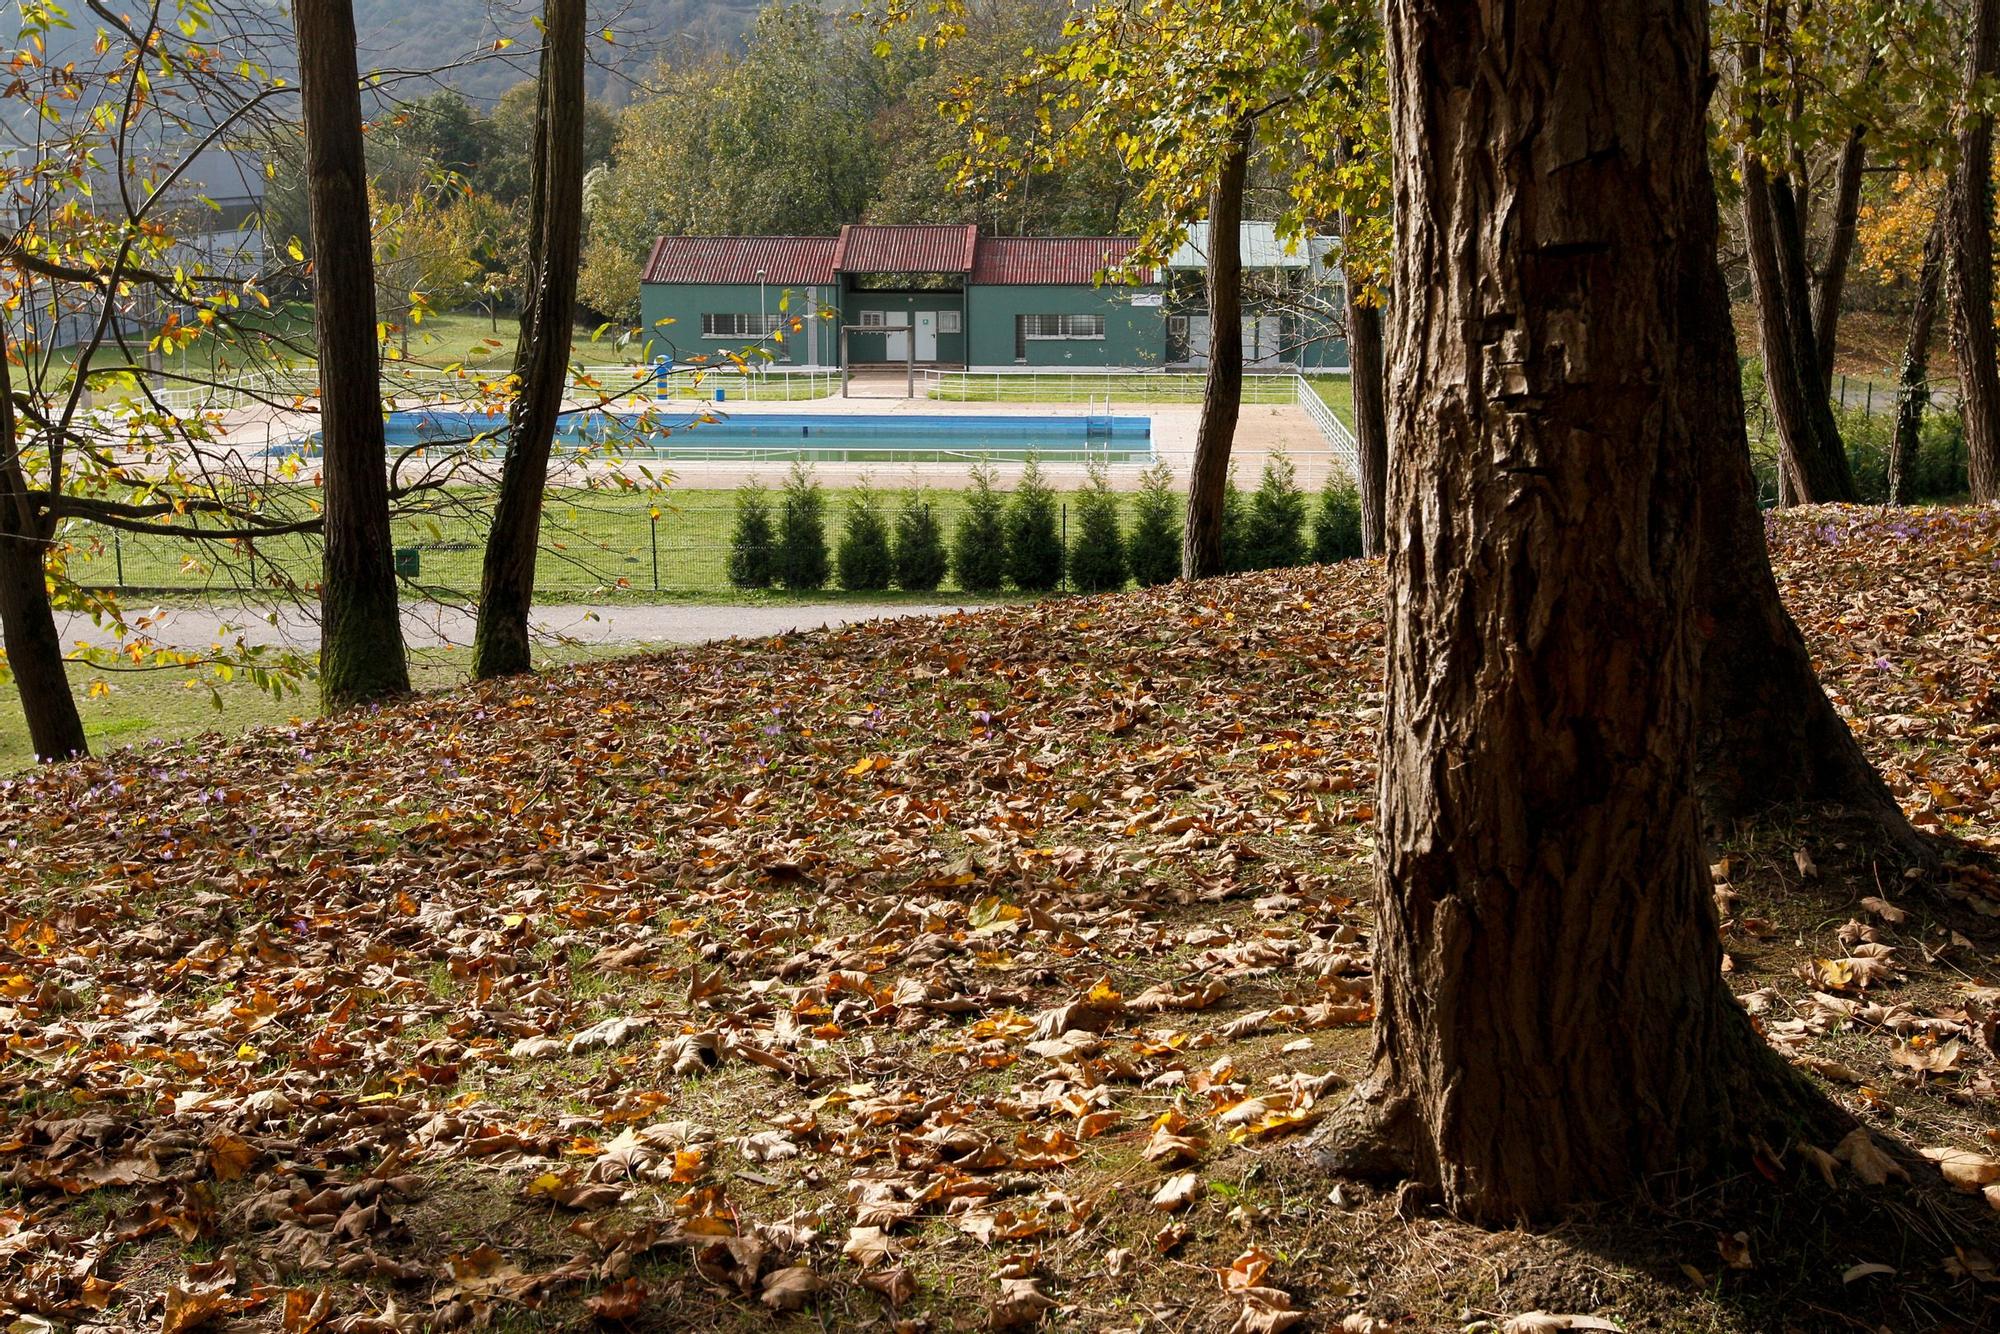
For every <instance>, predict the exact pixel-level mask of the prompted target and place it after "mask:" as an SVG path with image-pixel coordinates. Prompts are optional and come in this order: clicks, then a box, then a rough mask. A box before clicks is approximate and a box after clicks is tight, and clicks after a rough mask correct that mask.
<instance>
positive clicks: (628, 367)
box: [153, 362, 840, 413]
mask: <svg viewBox="0 0 2000 1334" xmlns="http://www.w3.org/2000/svg"><path fill="white" fill-rule="evenodd" d="M509 374H511V368H510V367H507V366H480V367H460V368H457V369H450V370H448V369H445V368H444V367H437V366H409V365H402V364H398V363H395V362H387V363H384V365H383V367H382V389H383V392H384V393H385V394H387V395H388V396H390V397H392V398H394V399H397V400H400V401H405V402H407V401H411V400H414V401H416V402H418V403H470V402H473V401H475V400H481V399H484V400H488V401H490V400H491V399H493V398H494V397H496V396H497V395H498V394H499V392H500V385H501V382H502V381H504V380H505V379H506V377H507V376H508V375H509ZM570 386H571V396H572V397H575V398H590V397H597V396H602V397H606V398H626V397H637V398H646V399H658V398H669V399H688V400H690V401H694V400H700V401H708V402H713V401H715V400H716V398H717V393H718V391H720V394H721V398H722V401H724V402H743V403H758V402H793V401H798V400H804V399H813V398H826V397H828V396H830V395H832V394H835V393H838V392H839V390H840V373H839V372H838V371H829V370H822V369H800V370H792V369H789V368H785V369H781V368H777V367H771V368H767V369H763V370H758V369H755V368H752V369H751V370H749V371H738V370H736V369H735V368H734V367H731V368H729V369H726V370H723V369H715V368H705V369H702V370H700V371H694V370H690V369H686V368H677V369H675V370H674V371H672V372H670V373H668V374H667V375H665V376H664V377H662V376H661V375H660V374H659V372H657V371H656V370H655V369H654V368H653V367H651V366H642V365H636V364H633V363H629V362H626V363H618V364H613V365H601V366H582V367H577V368H574V369H573V370H572V372H571V375H570ZM318 393H319V381H318V379H317V377H316V375H315V373H314V371H313V369H312V368H311V367H309V366H306V367H295V368H291V369H287V370H280V371H271V372H265V373H260V374H255V375H240V376H236V377H234V378H232V379H228V380H220V381H217V382H215V383H213V384H202V385H185V386H181V387H178V388H162V389H156V390H155V391H154V393H153V397H154V398H155V399H157V400H158V402H159V403H160V405H161V406H162V407H163V408H165V409H166V410H167V411H169V412H174V413H196V412H226V411H229V410H231V409H235V408H247V407H255V406H260V405H273V404H275V405H276V406H278V407H280V408H282V407H286V406H288V405H290V404H292V403H294V402H299V401H301V400H304V399H309V398H312V397H313V396H315V395H317V394H318Z"/></svg>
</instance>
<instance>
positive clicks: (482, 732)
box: [0, 510, 2000, 1334]
mask: <svg viewBox="0 0 2000 1334" xmlns="http://www.w3.org/2000/svg"><path fill="white" fill-rule="evenodd" d="M1997 542H2000V516H1996V515H1995V514H1993V513H1991V512H1971V511H1931V512H1926V511H1899V512H1894V513H1890V514H1886V515H1885V514H1882V513H1880V512H1877V511H1860V510H1850V511H1839V510H1816V511H1801V512H1797V513H1794V514H1788V515H1786V516H1784V517H1783V518H1781V519H1779V520H1777V521H1776V523H1775V528H1774V547H1775V558H1776V561H1777V564H1778V567H1779V571H1780V579H1781V582H1782V583H1783V585H1784V587H1785V589H1786V592H1787V596H1788V597H1789V598H1790V600H1791V602H1792V605H1793V606H1794V608H1795V609H1796V610H1797V612H1798V614H1799V617H1800V619H1801V622H1802V624H1803V626H1804V628H1805V630H1806V632H1807V634H1808V635H1809V636H1810V637H1811V638H1812V640H1813V643H1814V646H1815V648H1816V650H1817V653H1818V655H1819V658H1820V660H1821V662H1822V664H1823V669H1824V671H1825V672H1826V676H1827V680H1828V682H1829V684H1830V686H1831V688H1832V689H1833V691H1834V693H1835V695H1836V697H1837V698H1838V699H1839V700H1840V701H1841V703H1842V705H1843V707H1844V708H1845V709H1847V710H1848V711H1849V713H1850V715H1851V716H1852V717H1853V718H1854V719H1855V723H1856V728H1857V731H1858V732H1859V734H1860V735H1861V736H1862V738H1863V740H1864V743H1865V744H1866V745H1867V746H1868V747H1869V748H1870V750H1871V752H1872V754H1873V755H1874V758H1875V759H1876V760H1877V761H1878V762H1879V763H1880V764H1882V765H1883V767H1884V773H1885V776H1886V777H1887V779H1888V781H1889V782H1890V784H1891V785H1892V787H1893V788H1894V790H1895V791H1896V793H1897V794H1898V796H1899V797H1900V798H1901V799H1902V800H1903V801H1904V802H1905V804H1906V806H1907V807H1908V808H1909V809H1910V810H1911V812H1912V814H1913V817H1914V818H1915V820H1916V821H1917V822H1918V823H1919V825H1920V826H1922V827H1924V828H1927V829H1930V830H1933V831H1939V832H1949V833H1952V834H1956V835H1958V836H1960V837H1962V838H1964V839H1966V840H1968V841H1969V843H1971V844H1975V845H1984V846H1991V845H1992V841H1993V840H1994V839H1995V838H1996V837H1997V836H2000V798H1996V788H2000V780H1996V778H1995V776H1994V773H1993V769H1992V760H1991V747H1992V745H1993V741H1994V736H1995V723H1994V719H1995V717H1996V716H2000V715H1996V710H1995V707H1994V701H1995V698H1996V696H1995V694H1994V690H1995V683H1996V673H1995V649H1994V645H1993V639H1992V634H1991V627H1992V626H1993V625H1995V624H2000V570H1996V568H1995V565H1996V563H1995V562H1994V560H1993V558H1992V553H1993V550H1994V548H1995V545H1996V543H1997ZM1382 630H1383V624H1382V617H1381V612H1380V581H1379V568H1378V567H1376V566H1373V565H1370V564H1366V563H1362V562H1349V563H1347V564H1345V565H1342V566H1339V567H1333V568H1325V569H1305V570H1293V571H1284V572H1274V573H1269V574H1264V575H1255V576H1245V577H1240V578H1234V579H1228V580H1219V581H1215V582H1212V583H1208V584H1204V585H1201V586H1199V587H1197V588H1194V589H1192V590H1190V589H1188V588H1187V587H1186V586H1177V587H1168V588H1165V589H1160V590H1155V591H1151V592H1146V593H1137V594H1130V595H1120V596H1114V597H1105V598H1097V599H1066V600H1058V601H1050V602H1044V603H1040V604H1036V605H1032V606H1025V607H1017V608H1005V609H998V610H991V611H984V612H980V613H977V614H970V615H965V614H961V615H954V616H948V617H943V618H937V619H912V620H905V621H900V622H885V623H878V624H874V625H870V626H866V627H859V628H852V629H848V630H843V631H835V632H821V633H817V634H810V635H801V636H791V637H786V638H780V639H772V640H763V641H756V642H736V643H728V644H720V645H713V646H709V647H705V648H697V649H689V650H684V651H678V652H673V653H669V654H663V655H654V656H646V657H638V658H632V659H627V660H624V661H620V662H615V663H604V664H597V665H589V666H582V667H577V668H572V669H567V670H564V671H561V672H556V673H550V674H547V675H544V676H542V677H539V678H536V679H533V680H527V681H515V682H507V683H499V684H495V685H493V686H490V687H483V688H468V689H463V690H458V691H453V692H448V693H443V694H438V695H432V696H427V697H422V698H419V699H415V700H412V701H409V702H407V703H404V704H401V705H398V706H394V707H387V708H382V709H379V710H369V711H366V712H357V713H354V714H350V715H347V716H343V717H338V718H334V719H330V720H326V721H321V722H315V723H310V724H307V725H304V726H301V727H296V728H290V729H284V730H273V731H266V732H261V733H255V734H252V735H251V736H249V737H247V738H244V739H241V740H231V741H224V740H221V739H210V740H209V741H208V742H206V743H194V744H184V745H156V746H153V747H150V748H146V749H134V750H126V751H121V752H116V753H113V754H111V755H109V756H106V757H103V758H100V759H94V760H89V761H83V762H78V763H74V764H69V765H64V766H56V767H52V768H49V769H46V770H43V771H40V772H37V773H35V774H33V775H28V776H23V777H21V778H18V779H15V780H12V781H9V782H6V783H0V876H4V882H5V883H6V884H7V885H8V886H9V890H8V894H7V896H6V901H5V922H4V925H5V928H6V929H5V931H4V932H0V1025H4V1029H0V1031H4V1035H5V1038H6V1047H5V1057H4V1061H5V1064H4V1066H0V1088H4V1089H6V1090H7V1092H6V1093H5V1094H4V1095H0V1180H4V1193H0V1310H4V1309H9V1308H11V1309H18V1310H26V1311H33V1312H36V1313H38V1315H39V1316H43V1317H50V1318H54V1319H57V1320H60V1321H64V1322H84V1323H85V1324H86V1325H87V1327H89V1328H95V1329H107V1330H108V1329H111V1328H139V1327H145V1328H163V1329H166V1330H170V1331H171V1330H187V1329H194V1328H197V1327H201V1326H203V1325H205V1324H208V1323H211V1322H219V1321H224V1320H234V1319H237V1318H241V1320H242V1321H243V1322H245V1323H243V1324H241V1325H236V1324H231V1325H229V1327H230V1328H238V1327H241V1328H251V1327H256V1328H270V1329H276V1328H278V1327H280V1325H281V1324H282V1327H283V1328H285V1329H287V1330H296V1331H323V1332H324V1334H336V1332H345V1334H361V1332H364V1331H365V1332H369V1334H373V1332H375V1331H391V1330H396V1331H400V1330H411V1331H416V1330H429V1329H443V1328H451V1327H455V1326H460V1325H464V1324H468V1323H471V1322H475V1321H476V1322H480V1323H482V1324H483V1323H485V1322H487V1321H489V1320H496V1319H497V1320H498V1321H499V1322H500V1327H502V1328H526V1327H530V1326H531V1325H532V1326H533V1327H562V1328H583V1327H586V1326H587V1325H588V1324H589V1322H590V1320H591V1318H592V1317H596V1318H598V1319H600V1320H604V1321H609V1322H613V1323H614V1324H615V1325H616V1326H617V1327H621V1328H629V1329H657V1330H666V1329H689V1328H704V1329H718V1330H720V1329H732V1330H733V1329H746V1328H752V1327H762V1326H763V1325H764V1324H765V1322H766V1321H767V1320H768V1319H769V1318H770V1315H771V1313H772V1312H787V1311H793V1310H797V1309H800V1308H802V1307H807V1308H812V1311H813V1313H812V1314H811V1315H808V1316H807V1317H806V1318H805V1319H804V1320H803V1321H799V1322H794V1323H792V1324H789V1325H786V1326H784V1327H786V1328H799V1329H812V1328H817V1329H854V1328H860V1327H864V1326H868V1327H873V1326H877V1325H880V1326H882V1327H889V1325H890V1322H894V1327H895V1328H898V1329H907V1330H923V1329H934V1330H944V1329H970V1328H977V1327H980V1326H982V1325H984V1326H986V1327H989V1328H1026V1327H1032V1326H1035V1325H1047V1326H1048V1327H1050V1328H1052V1329H1076V1330H1095V1329H1107V1328H1123V1329H1133V1328H1144V1329H1175V1330H1221V1329H1224V1328H1233V1329H1235V1330H1237V1331H1242V1332H1243V1334H1256V1332H1264V1334H1273V1332H1275V1331H1281V1330H1285V1329H1288V1328H1292V1327H1294V1326H1295V1325H1298V1326H1300V1327H1302V1328H1303V1327H1310V1328H1316V1329H1340V1330H1348V1331H1362V1332H1364V1334H1391V1332H1392V1331H1403V1330H1409V1331H1420V1330H1438V1329H1451V1330H1467V1331H1472V1330H1477V1331H1485V1334H1494V1332H1495V1331H1508V1332H1510V1334H1511V1332H1513V1331H1539V1330H1549V1329H1567V1328H1584V1329H1624V1330H1631V1331H1637V1330H1656V1331H1657V1330H1673V1331H1742V1332H1744V1334H1749V1332H1750V1331H1760V1332H1763V1331H1781V1330H1825V1329H1833V1328H1866V1329H1875V1328H1892V1329H1973V1328H1993V1327H1994V1321H1995V1318H1996V1316H2000V1306H1996V1303H1995V1301H1994V1300H1993V1294H1994V1293H1995V1292H1996V1291H2000V1271H1996V1267H1995V1266H1996V1260H1995V1257H1996V1256H2000V1244H1996V1236H1995V1232H1994V1228H1993V1225H1992V1222H1991V1217H1992V1215H1991V1213H1990V1211H1989V1210H1988V1209H1987V1206H1986V1204H1985V1203H1984V1202H1982V1201H1981V1200H1980V1198H1979V1196H1978V1194H1977V1193H1976V1192H1974V1191H1966V1192H1954V1191H1951V1190H1950V1189H1948V1187H1947V1185H1946V1182H1945V1180H1944V1178H1943V1177H1942V1176H1941V1175H1940V1173H1939V1170H1938V1168H1937V1167H1936V1166H1935V1165H1934V1164H1932V1163H1930V1162H1927V1161H1924V1160H1923V1159H1921V1158H1919V1157H1917V1156H1916V1153H1915V1152H1914V1151H1915V1150H1917V1149H1920V1148H1921V1149H1948V1150H1951V1151H1953V1152H1954V1155H1955V1156H1950V1157H1948V1158H1947V1160H1946V1164H1945V1166H1946V1169H1947V1170H1949V1171H1951V1172H1953V1173H1954V1175H1955V1178H1956V1179H1957V1180H1959V1181H1964V1182H1972V1183H1975V1184H1976V1182H1977V1181H1978V1180H1980V1179H1985V1180H1992V1179H1994V1176H2000V1162H1996V1161H1995V1160H1994V1159H1992V1158H1991V1157H1989V1156H1988V1155H1989V1154H1991V1153H1992V1152H1993V1151H1994V1130H1993V1128H1994V1126H1995V1125H1996V1119H2000V1118H1996V1116H1995V1095H1996V1090H1995V1076H1996V1072H2000V1061H1996V1057H1995V1054H1994V1040H1995V1039H1994V1012H1995V1005H1996V1002H1997V1001H2000V990H1996V988H1995V983H1996V982H2000V963H1996V958H2000V956H1996V938H1995V934H1994V932H1993V930H1992V922H1991V916H1990V915H1991V914H1993V913H1995V912H2000V899H1996V898H1995V897H1994V895H1993V881H1992V880H1991V878H1990V877H1988V876H1986V875H1985V874H1984V873H1983V872H1981V871H1979V870H1976V869H1963V868H1962V869H1959V870H1956V871H1954V872H1953V873H1951V874H1950V875H1949V876H1946V877H1944V878H1941V879H1940V880H1939V881H1938V882H1936V883H1935V884H1919V883H1915V882H1913V881H1910V880H1907V879H1905V878H1904V877H1903V876H1902V874H1901V873H1900V868H1899V867H1898V866H1897V865H1895V864H1894V863H1892V862H1887V861H1881V862H1878V861H1875V860H1874V859H1873V857H1872V855H1871V853H1872V850H1871V849H1868V848H1866V847H1861V846H1850V845H1848V844H1847V843H1844V842H1842V841H1841V840H1840V838H1839V837H1838V836H1837V833H1836V832H1835V831H1831V830H1829V829H1827V828H1826V827H1825V826H1824V825H1823V824H1812V825H1810V826H1806V827H1803V828H1802V827H1800V826H1796V825H1793V824H1790V823H1780V824H1773V825H1767V826H1765V827H1761V828H1750V829H1743V830H1739V831H1736V833H1735V835H1734V836H1733V837H1732V839H1731V842H1730V843H1729V844H1728V845H1727V846H1724V847H1721V848H1718V849H1716V855H1717V858H1718V862H1717V865H1716V868H1715V875H1716V880H1717V885H1716V896H1717V900H1718V902H1719V903H1720V904H1721V905H1722V907H1723V913H1724V918H1725V920H1724V921H1723V924H1722V932H1723V944H1724V948H1725V949H1726V951H1727V955H1728V961H1727V964H1726V967H1727V968H1728V970H1729V982H1730V985H1731V987H1732V989H1733V990H1734V991H1735V992H1736V993H1737V994H1738V995H1739V996H1740V997H1741V998H1742V1000H1743V1002H1744V1004H1745V1005H1746V1007H1748V1008H1749V1009H1750V1010H1751V1011H1752V1012H1753V1013H1754V1014H1756V1015H1758V1016H1760V1022H1761V1024H1762V1025H1763V1029H1764V1031H1765V1033H1766V1035H1767V1036H1768V1037H1769V1039H1770V1040H1771V1042H1772V1043H1773V1044H1774V1045H1776V1046H1777V1047H1778V1048H1779V1049H1780V1050H1781V1051H1782V1052H1784V1053H1785V1054H1786V1055H1787V1056H1789V1057H1790V1058H1791V1059H1792V1060H1793V1061H1794V1062H1795V1063H1796V1064H1797V1065H1798V1066H1799V1067H1800V1069H1801V1070H1803V1071H1807V1072H1810V1075H1811V1077H1812V1078H1814V1079H1817V1080H1819V1081H1820V1082H1821V1085H1822V1087H1823V1088H1824V1089H1825V1091H1826V1092H1827V1094H1828V1096H1830V1097H1832V1098H1835V1099H1837V1100H1839V1101H1840V1102H1841V1103H1842V1104H1843V1105H1844V1106H1846V1107H1847V1108H1848V1109H1850V1111H1851V1112H1852V1113H1853V1114H1854V1115H1855V1116H1856V1117H1857V1118H1858V1120H1859V1121H1860V1123H1861V1126H1862V1128H1861V1129H1857V1130H1855V1131H1854V1132H1853V1133H1851V1134H1850V1135H1848V1136H1847V1137H1846V1138H1845V1139H1843V1140H1841V1141H1840V1142H1839V1143H1838V1144H1834V1143H1826V1144H1775V1145H1767V1144H1761V1143H1760V1144H1755V1145H1742V1146H1738V1160H1739V1161H1740V1165H1741V1170H1740V1173H1739V1174H1738V1175H1737V1176H1735V1177H1733V1178H1731V1179H1730V1180H1728V1181H1725V1182H1722V1183H1720V1184H1719V1185H1718V1186H1717V1187H1716V1188H1715V1189H1713V1190H1710V1191H1705V1192H1703V1193H1701V1194H1698V1195H1694V1196H1691V1197H1687V1198H1680V1197H1677V1196H1672V1195H1665V1194H1663V1198H1660V1199H1658V1200H1656V1201H1654V1202H1652V1203H1651V1204H1650V1205H1649V1206H1648V1207H1647V1208H1645V1209H1641V1210H1617V1211H1610V1210H1607V1211H1604V1212H1602V1213H1600V1214H1585V1215H1583V1216H1580V1217H1578V1218H1576V1219H1574V1220H1571V1221H1570V1222H1569V1223H1568V1224H1566V1225H1565V1226H1562V1227H1560V1228H1557V1229H1555V1230H1552V1231H1548V1232H1544V1233H1528V1232H1524V1231H1507V1230H1499V1231H1488V1230H1482V1229H1476V1228H1469V1227H1464V1226H1460V1225H1457V1224H1454V1223H1451V1222H1449V1221H1447V1220H1446V1219H1444V1218H1443V1217H1441V1216H1440V1215H1438V1214H1437V1213H1435V1212H1434V1211H1432V1210H1429V1209H1427V1208H1426V1207H1425V1206H1424V1204H1423V1202H1422V1200H1421V1199H1420V1198H1416V1197H1408V1198H1405V1197H1399V1196H1398V1195H1396V1194H1395V1193H1393V1192H1385V1191H1378V1190H1375V1189H1372V1188H1368V1187H1363V1186H1357V1185H1355V1184H1353V1183H1345V1182H1344V1183H1340V1184H1338V1185H1336V1184H1335V1183H1334V1181H1333V1180H1332V1179H1331V1178H1329V1177H1328V1176H1326V1175H1325V1174H1324V1173H1323V1172H1322V1171H1321V1170H1320V1169H1319V1168H1318V1167H1317V1166H1316V1165H1315V1160H1314V1156H1313V1151H1312V1138H1311V1137H1312V1135H1313V1134H1314V1133H1315V1132H1316V1131H1317V1130H1319V1129H1320V1128H1321V1127H1322V1126H1324V1125H1325V1124H1326V1118H1327V1116H1328V1114H1329V1112H1330V1111H1331V1110H1332V1109H1333V1108H1335V1107H1337V1106H1338V1105H1339V1102H1340V1100H1341V1098H1342V1096H1343V1094H1344V1091H1345V1089H1346V1088H1347V1087H1348V1085H1349V1084H1350V1083H1351V1082H1352V1081H1353V1080H1354V1079H1356V1078H1357V1077H1358V1076H1359V1075H1360V1074H1361V1073H1362V1072H1363V1070H1364V1068H1365V1065H1366V1061H1367V1057H1368V1022H1369V1019H1370V1011H1371V993H1372V988H1371V980H1370V941H1371V937H1372V933H1373V931H1374V929H1375V927H1374V920H1373V914H1372V912H1371V909H1370V902H1371V871H1370V827H1371V826H1370V820H1371V817H1372V809H1371V803H1372V802H1373V800H1374V792H1375V744H1376V729H1377V727H1378V726H1379V723H1380V707H1381V701H1382V694H1381V690H1380V685H1379V677H1378V672H1379V666H1380V655H1381V635H1382ZM1960 855H1961V857H1970V856H1972V855H1973V854H1972V853H1971V852H1970V851H1969V849H1967V848H1961V849H1960ZM1614 983H1615V979H1606V980H1605V984H1606V985H1612V984H1614ZM1532 1074H1533V1072H1524V1076H1532ZM1987 1173H1992V1174H1993V1176H1988V1175H1985V1174H1987ZM527 1310H533V1311H535V1314H534V1315H532V1316H530V1315H526V1314H524V1312H525V1311H527ZM1529 1312H1554V1313H1558V1316H1559V1318H1560V1322H1552V1321H1549V1320H1542V1321H1540V1322H1539V1323H1538V1322H1536V1321H1532V1320H1531V1321H1526V1322H1525V1323H1524V1322H1521V1321H1518V1320H1515V1319H1512V1318H1513V1317H1520V1316H1523V1315H1524V1314H1526V1313H1529ZM163 1313H164V1315H163ZM1575 1319H1581V1320H1583V1321H1584V1322H1585V1323H1573V1321H1574V1320H1575ZM44 1327H45V1326H44V1325H42V1324H39V1323H32V1322H23V1323H20V1324H17V1325H15V1326H10V1328H23V1329H40V1328H44Z"/></svg>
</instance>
